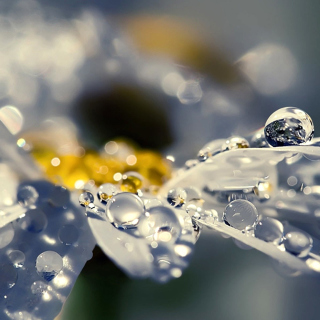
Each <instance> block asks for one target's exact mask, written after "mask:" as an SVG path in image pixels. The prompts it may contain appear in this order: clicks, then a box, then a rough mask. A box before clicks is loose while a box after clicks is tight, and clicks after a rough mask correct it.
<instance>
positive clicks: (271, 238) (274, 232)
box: [254, 217, 283, 245]
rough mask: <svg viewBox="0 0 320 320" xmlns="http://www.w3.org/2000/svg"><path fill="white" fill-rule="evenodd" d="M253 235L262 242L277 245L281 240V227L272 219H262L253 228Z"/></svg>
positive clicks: (278, 222) (280, 224) (277, 221)
mask: <svg viewBox="0 0 320 320" xmlns="http://www.w3.org/2000/svg"><path fill="white" fill-rule="evenodd" d="M254 235H255V236H256V237H257V238H258V239H261V240H263V241H266V242H273V243H274V244H276V245H278V244H280V242H281V241H282V238H283V225H282V223H281V222H280V221H279V220H276V219H273V218H269V217H266V218H262V219H261V220H260V221H259V222H258V223H257V225H256V226H255V231H254Z"/></svg>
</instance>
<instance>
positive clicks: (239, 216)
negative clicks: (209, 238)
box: [223, 199, 258, 230]
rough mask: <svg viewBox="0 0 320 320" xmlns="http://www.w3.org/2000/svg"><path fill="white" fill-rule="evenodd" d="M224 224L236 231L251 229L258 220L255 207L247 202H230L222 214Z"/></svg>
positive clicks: (239, 200)
mask: <svg viewBox="0 0 320 320" xmlns="http://www.w3.org/2000/svg"><path fill="white" fill-rule="evenodd" d="M223 220H224V222H225V223H226V224H227V225H229V226H231V227H233V228H235V229H238V230H245V229H248V228H250V227H253V226H254V225H255V224H256V222H257V220H258V212H257V209H256V207H255V206H254V205H253V204H252V203H251V202H249V201H247V200H241V199H238V200H234V201H232V202H230V203H229V204H228V205H227V206H226V208H225V210H224V212H223Z"/></svg>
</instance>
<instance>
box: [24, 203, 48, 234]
mask: <svg viewBox="0 0 320 320" xmlns="http://www.w3.org/2000/svg"><path fill="white" fill-rule="evenodd" d="M19 224H20V227H21V228H22V229H24V230H26V231H29V232H33V233H39V232H41V231H43V230H44V229H45V228H46V226H47V224H48V219H47V217H46V215H45V214H44V212H43V211H42V210H41V209H38V208H37V209H30V210H28V211H27V212H26V215H25V217H23V218H21V219H20V220H19Z"/></svg>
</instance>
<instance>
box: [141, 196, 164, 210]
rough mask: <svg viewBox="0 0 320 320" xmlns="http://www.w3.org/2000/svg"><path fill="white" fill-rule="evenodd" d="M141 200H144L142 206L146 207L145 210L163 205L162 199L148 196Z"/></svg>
mask: <svg viewBox="0 0 320 320" xmlns="http://www.w3.org/2000/svg"><path fill="white" fill-rule="evenodd" d="M143 202H144V207H145V208H146V210H149V209H151V208H153V207H158V206H163V203H162V201H161V200H159V199H157V198H149V199H145V198H144V199H143Z"/></svg>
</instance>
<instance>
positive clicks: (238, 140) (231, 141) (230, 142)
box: [221, 136, 250, 151]
mask: <svg viewBox="0 0 320 320" xmlns="http://www.w3.org/2000/svg"><path fill="white" fill-rule="evenodd" d="M249 147H250V145H249V142H248V141H247V140H246V139H245V138H242V137H238V136H233V137H230V138H228V139H227V140H226V142H225V143H224V144H223V145H222V147H221V149H222V150H223V151H227V150H234V149H245V148H249Z"/></svg>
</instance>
